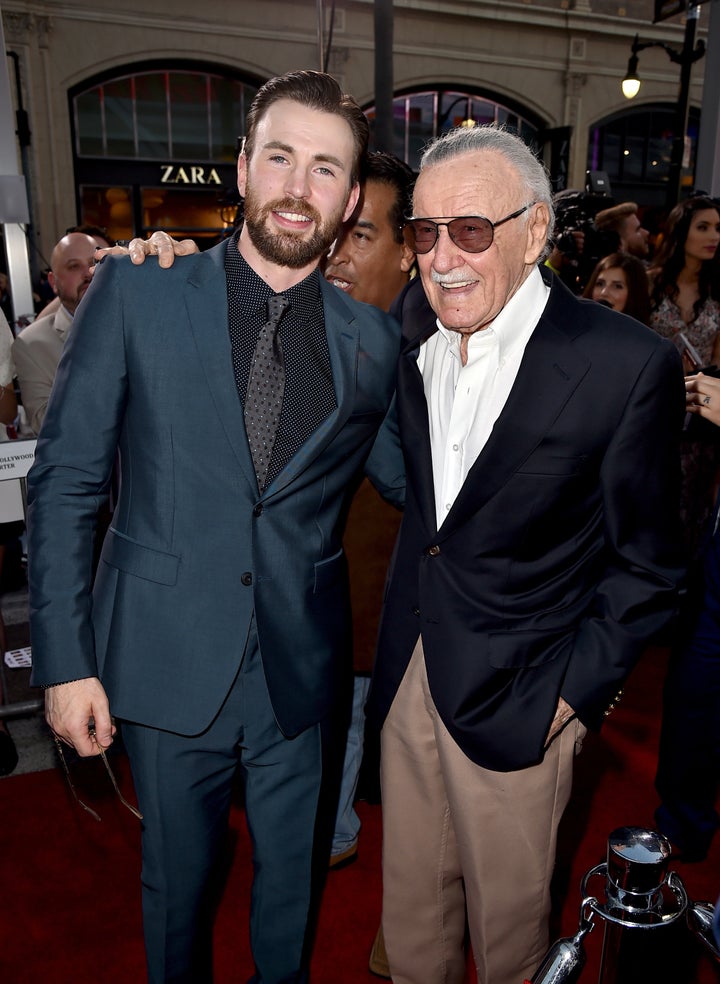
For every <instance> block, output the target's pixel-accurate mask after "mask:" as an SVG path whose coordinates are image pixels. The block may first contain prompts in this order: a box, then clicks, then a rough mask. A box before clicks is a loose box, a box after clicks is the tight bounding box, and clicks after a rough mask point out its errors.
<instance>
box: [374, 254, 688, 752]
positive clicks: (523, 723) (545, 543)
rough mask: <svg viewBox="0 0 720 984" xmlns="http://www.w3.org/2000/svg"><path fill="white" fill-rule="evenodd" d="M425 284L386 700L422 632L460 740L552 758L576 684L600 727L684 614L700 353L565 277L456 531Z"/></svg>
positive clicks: (387, 617) (584, 715) (434, 689)
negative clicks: (438, 441) (686, 377)
mask: <svg viewBox="0 0 720 984" xmlns="http://www.w3.org/2000/svg"><path fill="white" fill-rule="evenodd" d="M548 276H550V275H549V274H548ZM423 297H424V295H422V291H421V289H420V286H419V285H417V284H415V285H413V284H411V285H410V287H409V288H408V290H407V293H406V295H405V297H404V298H403V302H404V303H403V304H402V306H401V308H400V310H401V312H402V317H403V334H404V335H405V336H409V335H412V334H413V331H412V326H411V322H414V323H415V326H416V328H417V332H416V337H415V338H414V339H413V340H411V341H410V342H409V343H408V344H407V345H406V346H405V348H404V351H403V353H402V355H401V358H400V365H399V370H398V393H397V408H398V419H399V427H400V433H401V437H402V442H403V447H404V452H405V460H406V471H407V497H406V506H405V514H404V518H403V523H402V527H401V530H400V535H399V542H398V545H397V548H396V552H395V556H394V561H393V566H392V569H391V574H390V579H389V583H388V587H387V590H386V601H385V608H384V613H383V618H382V623H381V628H380V636H379V646H378V656H377V660H376V666H375V675H374V679H373V685H372V691H371V696H370V705H369V712H370V715H371V717H372V718H373V719H374V720H375V722H376V723H377V724H380V723H381V722H382V721H383V720H384V717H385V715H386V714H387V711H388V710H389V707H390V705H391V703H392V700H393V698H394V695H395V693H396V691H397V688H398V686H399V684H400V681H401V680H402V677H403V674H404V672H405V669H406V667H407V664H408V661H409V659H410V656H411V654H412V650H413V647H414V645H415V642H416V641H417V638H418V635H419V634H422V639H423V646H424V651H425V661H426V665H427V673H428V678H429V683H430V690H431V693H432V696H433V699H434V702H435V704H436V706H437V708H438V711H439V713H440V715H441V717H442V719H443V721H444V723H445V725H446V726H447V728H448V730H449V731H450V733H451V734H452V735H453V737H454V739H455V740H456V741H457V743H458V745H459V746H460V748H462V749H463V751H464V752H465V753H466V754H467V755H468V756H469V757H470V758H471V759H472V760H473V761H475V762H477V763H479V764H480V765H482V766H485V767H487V768H490V769H494V770H510V769H518V768H522V767H525V766H528V765H530V764H532V763H535V762H537V761H539V760H540V759H541V757H542V754H543V744H544V740H545V737H546V735H547V732H548V729H549V726H550V723H551V721H552V718H553V715H554V712H555V709H556V706H557V702H558V698H559V697H560V696H562V697H564V698H565V700H566V701H567V702H568V703H569V704H570V705H571V706H572V707H573V708H574V709H575V710H576V712H577V713H578V715H579V717H580V719H581V721H582V722H583V723H585V724H586V725H588V726H589V727H599V725H600V723H601V722H602V720H603V716H604V714H605V712H606V711H607V709H608V708H609V706H610V705H611V704H612V702H613V700H614V698H615V697H616V695H617V693H618V690H619V689H620V687H621V685H622V682H623V680H624V678H625V676H626V675H627V673H628V672H629V670H630V669H631V667H632V666H633V664H634V663H635V661H636V660H637V658H638V657H639V655H640V653H641V652H642V649H643V647H644V646H645V644H646V643H647V641H648V640H649V639H650V638H651V637H652V636H653V635H654V634H655V633H657V632H658V631H659V630H660V629H661V627H662V626H663V625H665V623H666V622H667V621H668V620H669V619H670V618H671V617H672V615H673V613H674V612H675V609H676V604H677V599H676V593H677V585H678V582H679V580H680V578H681V576H682V573H683V568H682V560H681V546H680V537H679V533H678V490H679V471H680V469H679V451H678V447H679V438H680V432H681V427H682V422H683V412H684V405H685V399H684V385H683V374H682V367H681V363H680V359H679V356H678V353H677V351H676V350H675V348H674V346H672V345H671V344H670V343H668V342H666V341H664V340H663V339H661V338H659V337H658V336H657V335H656V334H655V333H654V332H652V331H651V330H650V329H648V328H646V327H645V326H644V325H641V324H639V323H638V322H636V321H634V320H632V319H630V318H627V317H624V316H622V315H619V314H616V313H614V312H612V311H609V310H608V309H606V308H605V307H603V306H601V305H599V304H597V303H595V302H592V301H582V300H579V299H577V298H575V297H574V296H573V295H572V294H571V293H570V292H569V291H568V290H567V288H565V287H564V286H563V285H562V284H561V283H560V282H559V281H558V280H557V279H556V278H552V286H551V291H550V296H549V299H548V303H547V305H546V308H545V311H544V313H543V315H542V317H541V319H540V322H539V323H538V325H537V327H536V328H535V330H534V332H533V334H532V336H531V338H530V340H529V342H528V345H527V348H526V350H525V354H524V357H523V359H522V363H521V366H520V369H519V372H518V375H517V378H516V381H515V384H514V385H513V388H512V390H511V393H510V396H509V398H508V400H507V403H506V404H505V407H504V408H503V410H502V412H501V414H500V416H499V418H498V420H497V422H496V424H495V426H494V428H493V430H492V433H491V435H490V437H489V439H488V442H487V444H486V446H485V448H484V449H483V451H482V452H481V454H480V455H479V457H478V459H477V461H476V462H475V463H474V465H473V466H472V468H471V469H470V472H469V474H468V476H467V479H466V481H465V483H464V485H463V487H462V489H461V491H460V493H459V495H458V497H457V499H456V501H455V503H454V505H453V507H452V509H451V510H450V512H449V513H448V515H447V517H446V518H445V520H444V522H443V524H442V526H441V527H440V529H439V530H438V529H437V522H436V512H435V495H434V487H433V476H432V463H431V452H430V439H429V431H428V410H427V404H426V401H425V395H424V390H423V380H422V377H421V374H420V372H419V370H418V366H417V354H418V348H419V345H420V343H421V341H422V340H423V338H426V337H427V335H428V333H429V332H432V331H435V330H436V326H435V319H434V316H433V315H432V313H431V312H430V311H429V306H428V305H427V302H426V301H423ZM408 311H409V312H410V316H409V317H408V313H407V312H408Z"/></svg>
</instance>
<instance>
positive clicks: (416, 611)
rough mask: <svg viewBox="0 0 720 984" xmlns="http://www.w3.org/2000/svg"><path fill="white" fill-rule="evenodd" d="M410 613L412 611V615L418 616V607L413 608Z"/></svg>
mask: <svg viewBox="0 0 720 984" xmlns="http://www.w3.org/2000/svg"><path fill="white" fill-rule="evenodd" d="M412 613H413V615H416V616H417V617H418V618H420V609H419V608H413V610H412Z"/></svg>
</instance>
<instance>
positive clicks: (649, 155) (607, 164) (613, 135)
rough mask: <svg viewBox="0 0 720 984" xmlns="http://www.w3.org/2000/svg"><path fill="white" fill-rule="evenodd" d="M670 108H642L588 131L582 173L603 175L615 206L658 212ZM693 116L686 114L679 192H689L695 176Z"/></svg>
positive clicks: (696, 116) (666, 167)
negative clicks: (637, 206) (635, 205)
mask: <svg viewBox="0 0 720 984" xmlns="http://www.w3.org/2000/svg"><path fill="white" fill-rule="evenodd" d="M676 112H677V111H676V109H675V107H674V106H643V107H636V108H632V109H628V110H625V111H624V112H622V113H617V114H615V115H614V116H610V117H607V118H606V119H604V120H600V121H599V122H598V123H596V124H595V126H593V127H591V128H590V133H589V139H588V159H587V168H588V170H589V171H605V172H606V173H607V176H608V178H609V180H610V188H611V191H612V195H613V197H614V198H615V200H616V201H636V202H638V203H639V204H640V205H645V206H660V205H663V204H664V202H665V196H666V191H667V182H668V179H669V175H670V160H671V157H672V146H673V132H674V127H675V117H676ZM698 125H699V113H698V111H697V110H695V109H691V110H690V122H689V125H688V153H687V159H686V165H687V166H684V167H683V171H682V188H683V189H684V191H686V192H687V191H689V190H690V188H691V187H692V183H693V175H694V173H695V153H696V150H697V135H698Z"/></svg>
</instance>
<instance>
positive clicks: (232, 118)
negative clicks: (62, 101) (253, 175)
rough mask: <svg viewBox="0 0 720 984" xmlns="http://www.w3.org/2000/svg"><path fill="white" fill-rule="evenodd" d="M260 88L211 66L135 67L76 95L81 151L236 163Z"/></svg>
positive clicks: (77, 136) (78, 149) (78, 151)
mask: <svg viewBox="0 0 720 984" xmlns="http://www.w3.org/2000/svg"><path fill="white" fill-rule="evenodd" d="M256 92H257V86H255V85H249V84H247V83H243V82H239V81H237V80H235V79H229V78H224V77H223V76H220V75H215V74H212V73H209V72H199V71H198V72H193V71H179V70H177V71H154V72H138V73H136V74H133V75H126V76H123V77H120V78H116V79H111V80H109V81H106V82H102V83H101V84H99V85H95V86H93V87H92V88H89V89H87V90H86V91H84V92H79V93H77V94H75V96H74V97H73V100H72V101H73V118H74V124H75V150H76V154H77V156H78V157H112V158H135V159H144V160H164V159H168V158H171V159H175V160H191V161H213V160H216V161H226V162H229V161H234V160H235V157H236V148H237V142H238V137H240V136H242V133H243V130H244V126H245V114H246V111H247V107H248V106H249V105H250V102H251V100H252V98H253V97H254V95H255V93H256Z"/></svg>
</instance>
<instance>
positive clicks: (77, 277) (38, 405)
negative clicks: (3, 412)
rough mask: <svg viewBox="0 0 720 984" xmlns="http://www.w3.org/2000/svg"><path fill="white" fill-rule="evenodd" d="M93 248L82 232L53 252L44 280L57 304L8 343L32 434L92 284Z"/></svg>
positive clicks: (37, 426)
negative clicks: (69, 336)
mask: <svg viewBox="0 0 720 984" xmlns="http://www.w3.org/2000/svg"><path fill="white" fill-rule="evenodd" d="M96 246H97V243H96V242H95V240H94V239H93V238H92V237H91V236H87V235H85V234H84V233H80V232H71V233H69V234H68V235H67V236H63V238H62V239H61V240H60V242H59V243H57V245H56V246H55V248H54V249H53V251H52V256H51V257H50V267H51V269H50V273H49V275H48V280H49V281H50V285H51V287H52V288H53V290H54V291H55V294H56V295H57V299H58V301H59V304H58V306H57V308H56V309H55V310H53V311H52V312H50V313H49V314H47V315H45V316H44V317H41V318H38V319H37V321H33V323H32V324H30V325H28V326H27V328H24V329H23V331H21V332H20V334H19V335H18V336H17V338H16V339H15V341H14V342H13V350H12V354H13V359H14V361H15V368H16V370H17V378H18V383H19V385H20V394H21V396H22V402H23V407H24V408H25V414H26V416H27V421H28V424H29V425H30V427H31V428H32V430H33V431H34V433H35V434H38V433H39V431H40V427H41V425H42V422H43V420H44V419H45V411H46V409H47V405H48V400H49V399H50V390H51V389H52V385H53V382H54V380H55V373H56V371H57V367H58V363H59V361H60V356H61V355H62V353H63V349H64V347H65V342H66V341H67V338H68V334H69V332H70V327H71V325H72V322H73V318H74V317H75V311H76V310H77V306H78V304H79V303H80V301H81V300H82V299H83V297H84V296H85V291H86V290H87V289H88V287H89V286H90V284H91V283H92V268H93V266H94V265H95V249H96Z"/></svg>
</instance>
